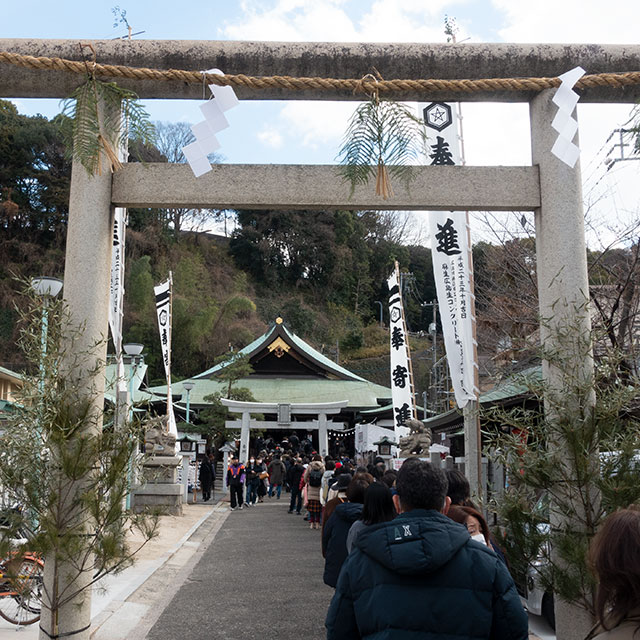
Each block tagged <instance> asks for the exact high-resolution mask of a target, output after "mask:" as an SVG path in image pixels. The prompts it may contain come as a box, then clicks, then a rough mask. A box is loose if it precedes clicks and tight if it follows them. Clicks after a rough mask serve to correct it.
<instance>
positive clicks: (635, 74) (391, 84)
mask: <svg viewBox="0 0 640 640" xmlns="http://www.w3.org/2000/svg"><path fill="white" fill-rule="evenodd" d="M0 62H4V63H7V64H13V65H17V66H19V67H26V68H28V69H45V70H54V71H67V72H70V73H82V74H86V72H87V68H86V65H85V62H84V61H76V60H65V59H63V58H45V57H34V56H28V55H22V54H18V53H11V52H8V51H0ZM92 72H93V73H94V74H95V75H96V76H100V77H108V78H129V79H135V80H160V81H164V82H183V83H185V84H202V82H203V79H204V80H206V82H208V83H210V84H217V85H220V86H232V87H248V88H250V89H256V90H261V89H288V90H290V91H304V90H305V89H313V90H316V91H317V90H321V91H345V90H347V91H363V92H367V93H370V92H371V91H376V90H377V91H378V92H379V93H381V94H384V93H390V92H391V93H402V92H414V93H433V92H438V91H451V92H457V93H472V92H474V91H542V90H544V89H551V88H553V87H558V86H560V80H559V79H558V78H484V79H476V80H379V81H377V82H373V81H368V80H362V79H360V80H358V79H350V78H346V79H337V78H294V77H292V76H245V75H243V74H237V75H224V76H220V75H215V74H204V73H202V72H201V71H185V70H181V69H166V70H165V69H146V68H143V67H127V66H123V65H111V64H97V63H96V64H95V66H94V65H92ZM635 84H640V71H627V72H624V73H598V74H593V75H585V76H583V77H582V78H581V79H580V80H578V82H577V83H576V85H575V88H576V89H587V88H593V87H613V88H618V89H620V88H623V87H626V86H630V85H635Z"/></svg>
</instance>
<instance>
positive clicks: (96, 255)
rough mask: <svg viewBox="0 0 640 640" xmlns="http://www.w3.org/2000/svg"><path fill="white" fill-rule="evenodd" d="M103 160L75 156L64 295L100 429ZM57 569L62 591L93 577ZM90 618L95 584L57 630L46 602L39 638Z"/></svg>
mask: <svg viewBox="0 0 640 640" xmlns="http://www.w3.org/2000/svg"><path fill="white" fill-rule="evenodd" d="M102 166H103V171H102V174H101V175H97V176H89V174H88V173H87V171H86V170H85V168H84V167H83V166H82V165H81V164H80V163H79V162H77V161H75V160H74V162H73V167H72V171H71V192H70V197H69V223H68V226H67V247H66V258H65V271H64V300H65V303H66V305H67V309H68V312H69V317H70V323H71V327H72V331H73V328H74V327H75V328H76V329H77V330H78V334H77V335H74V336H73V337H74V340H75V343H74V345H73V349H72V352H71V353H70V354H69V355H68V356H67V358H68V361H67V362H65V363H63V366H64V367H65V369H67V371H66V373H65V375H68V376H69V377H71V378H72V379H74V380H75V381H76V383H78V390H79V393H80V394H82V395H83V396H84V398H86V399H89V400H91V404H92V406H91V410H90V412H91V416H90V417H89V419H88V420H87V421H86V424H87V425H88V426H87V428H89V429H92V430H95V431H96V433H99V432H100V431H101V429H102V412H103V406H102V405H103V396H104V381H105V377H104V375H105V373H104V366H105V361H106V356H107V340H106V338H107V330H108V316H109V282H110V274H111V246H112V235H113V217H112V211H113V209H112V206H111V177H112V176H111V172H110V171H109V170H108V169H106V167H107V166H108V165H107V161H106V158H105V157H103V158H102ZM87 526H89V524H87ZM55 568H56V561H55V560H54V559H53V558H52V559H51V561H49V560H48V559H47V558H45V567H44V584H45V591H44V593H43V600H46V597H47V596H46V594H47V593H53V581H54V574H53V571H54V569H55ZM57 569H58V581H59V583H58V591H59V592H62V591H63V590H64V589H65V588H66V587H67V580H68V576H67V574H69V575H70V576H72V578H71V580H72V582H73V585H72V586H71V590H72V591H75V590H80V589H82V588H83V587H84V586H85V585H87V584H88V583H89V581H90V580H91V572H90V571H84V572H83V573H82V574H81V575H80V576H79V577H75V576H76V574H77V571H76V570H75V569H74V567H70V568H69V570H66V568H65V566H64V564H62V563H61V562H60V561H59V560H58V561H57ZM90 622H91V588H85V589H84V590H83V591H82V592H81V593H80V594H79V595H78V596H77V597H75V598H72V599H71V600H70V601H69V602H67V603H66V604H64V605H62V606H61V607H60V610H59V620H58V628H57V629H55V630H54V628H53V624H52V620H51V614H50V611H49V610H48V609H47V607H46V606H43V607H42V620H41V622H40V626H41V631H40V638H41V639H42V640H46V639H47V635H46V634H45V631H48V632H49V633H50V634H59V636H64V635H68V634H73V638H74V640H88V638H89V632H90V629H89V626H90ZM43 629H44V631H43ZM78 630H82V631H80V632H79V633H78ZM49 637H50V636H49Z"/></svg>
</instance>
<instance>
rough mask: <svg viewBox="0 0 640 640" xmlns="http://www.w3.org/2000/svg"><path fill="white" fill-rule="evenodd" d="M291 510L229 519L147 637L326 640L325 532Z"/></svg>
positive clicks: (258, 509)
mask: <svg viewBox="0 0 640 640" xmlns="http://www.w3.org/2000/svg"><path fill="white" fill-rule="evenodd" d="M225 508H226V507H225ZM287 508H288V502H287V501H286V500H285V495H283V497H282V499H281V500H279V501H276V500H275V499H274V498H272V499H271V500H269V499H268V498H265V502H264V503H262V504H258V505H256V506H254V507H251V508H249V509H243V510H238V511H234V512H231V513H228V517H227V518H226V520H225V521H224V523H223V524H222V526H221V527H220V529H219V531H218V533H217V535H216V537H215V541H214V543H213V544H210V542H211V540H209V541H208V542H209V544H207V543H205V545H206V548H205V549H204V550H203V551H202V553H201V554H200V556H199V558H197V559H196V562H195V563H194V564H193V570H192V571H191V573H190V575H189V577H188V578H187V580H186V581H185V583H184V584H183V585H182V586H181V587H180V588H179V589H178V591H177V593H175V596H174V597H173V599H172V600H171V601H170V602H169V603H168V606H166V608H165V609H164V611H162V612H161V613H160V615H159V617H158V618H157V621H156V622H155V623H154V624H153V627H152V628H151V630H150V631H149V633H148V635H147V636H146V638H148V640H166V639H167V638H181V637H185V638H187V637H188V638H189V640H205V639H206V640H218V639H220V640H222V639H224V640H228V639H229V638H242V639H243V640H253V639H255V640H267V639H268V638H278V640H289V639H291V640H294V639H295V640H299V639H300V638H301V637H304V638H305V640H316V639H317V640H321V639H323V638H325V637H326V636H325V629H324V619H325V616H326V613H327V608H328V606H329V602H330V600H331V597H332V595H333V589H331V588H330V587H327V586H326V585H325V584H324V583H323V582H322V572H323V569H324V560H323V558H322V555H321V553H320V531H315V530H309V525H308V524H307V523H306V522H305V521H304V520H303V518H302V516H296V515H295V514H288V513H287ZM205 545H203V546H205ZM185 569H188V568H187V567H185Z"/></svg>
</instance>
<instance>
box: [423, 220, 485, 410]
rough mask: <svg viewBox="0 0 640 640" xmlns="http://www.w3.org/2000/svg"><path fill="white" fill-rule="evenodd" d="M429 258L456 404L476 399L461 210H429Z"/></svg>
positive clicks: (469, 295) (467, 277) (463, 221)
mask: <svg viewBox="0 0 640 640" xmlns="http://www.w3.org/2000/svg"><path fill="white" fill-rule="evenodd" d="M429 224H430V226H431V237H432V244H431V255H432V259H433V276H434V279H435V281H436V291H437V293H438V305H439V308H440V320H441V322H442V332H443V334H444V345H445V349H446V352H447V361H448V363H449V371H450V372H451V382H452V384H453V392H454V395H455V398H456V403H457V404H458V406H459V407H460V408H461V409H462V408H463V407H464V406H465V405H466V404H467V402H469V400H475V399H476V392H475V368H474V367H475V365H474V359H473V354H474V348H473V347H474V344H473V322H472V315H471V290H470V278H469V273H470V269H469V267H470V265H469V251H468V243H467V237H468V233H467V222H466V214H465V212H464V211H453V212H447V211H437V212H435V211H432V212H430V214H429Z"/></svg>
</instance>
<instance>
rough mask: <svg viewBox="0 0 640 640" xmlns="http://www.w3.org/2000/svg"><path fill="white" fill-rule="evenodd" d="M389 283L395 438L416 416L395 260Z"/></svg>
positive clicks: (402, 433) (399, 435) (401, 433)
mask: <svg viewBox="0 0 640 640" xmlns="http://www.w3.org/2000/svg"><path fill="white" fill-rule="evenodd" d="M387 284H388V285H389V336H390V354H391V358H390V359H391V398H392V401H393V418H394V425H393V430H394V435H395V440H396V442H398V441H399V438H400V437H402V436H405V435H407V434H408V433H409V429H408V428H407V427H405V426H404V423H405V421H406V420H408V419H409V418H415V417H416V415H415V407H414V400H413V378H412V375H411V364H410V362H409V351H408V349H409V344H408V341H407V331H406V325H405V322H404V310H403V307H402V296H401V295H400V282H399V272H398V263H397V262H396V268H395V269H394V271H393V273H392V274H391V276H390V277H389V279H388V280H387Z"/></svg>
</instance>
